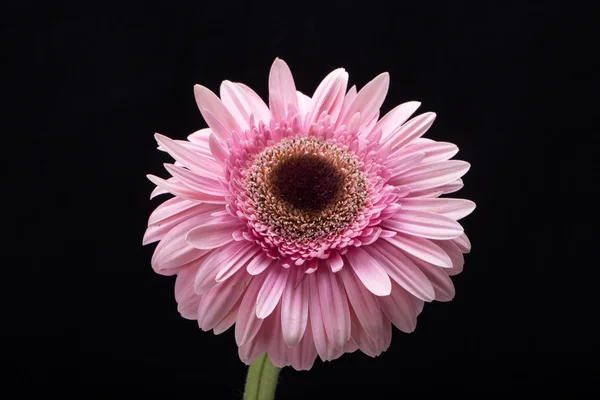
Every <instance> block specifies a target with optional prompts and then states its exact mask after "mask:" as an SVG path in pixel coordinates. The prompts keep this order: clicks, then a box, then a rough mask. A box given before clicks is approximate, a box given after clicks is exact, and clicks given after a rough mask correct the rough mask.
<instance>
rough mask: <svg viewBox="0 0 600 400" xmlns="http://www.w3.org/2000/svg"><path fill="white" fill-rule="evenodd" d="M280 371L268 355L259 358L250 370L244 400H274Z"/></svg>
mask: <svg viewBox="0 0 600 400" xmlns="http://www.w3.org/2000/svg"><path fill="white" fill-rule="evenodd" d="M279 371H281V369H279V368H277V367H276V366H274V365H273V364H272V363H271V360H269V357H268V356H267V353H264V354H263V355H261V356H260V357H258V358H257V359H256V360H255V361H254V362H253V363H252V365H250V368H249V369H248V377H247V378H246V390H245V392H244V400H273V399H274V398H275V387H276V386H277V377H278V376H279Z"/></svg>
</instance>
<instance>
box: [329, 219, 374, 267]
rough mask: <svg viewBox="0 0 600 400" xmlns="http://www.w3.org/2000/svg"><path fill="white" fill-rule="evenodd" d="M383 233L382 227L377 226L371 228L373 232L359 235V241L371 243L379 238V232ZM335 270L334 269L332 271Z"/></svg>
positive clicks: (364, 244)
mask: <svg viewBox="0 0 600 400" xmlns="http://www.w3.org/2000/svg"><path fill="white" fill-rule="evenodd" d="M382 233H383V229H381V228H379V227H377V228H374V229H373V232H372V233H371V234H369V235H365V236H361V237H360V242H361V243H362V245H363V246H368V245H370V244H373V243H375V242H376V241H377V239H379V236H381V234H382ZM333 272H336V271H333Z"/></svg>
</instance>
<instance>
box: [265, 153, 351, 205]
mask: <svg viewBox="0 0 600 400" xmlns="http://www.w3.org/2000/svg"><path fill="white" fill-rule="evenodd" d="M270 181H271V185H272V187H273V192H274V193H273V194H274V195H275V196H276V197H277V198H279V199H280V200H283V201H285V202H287V203H289V204H290V205H291V206H293V207H294V208H296V209H299V210H302V211H309V212H311V211H313V212H314V211H321V210H324V209H325V208H327V206H329V205H330V204H332V203H334V202H335V201H336V200H337V199H338V197H339V195H340V193H341V192H342V189H343V186H344V176H343V174H342V173H341V171H340V170H339V169H338V168H336V166H335V165H333V164H332V163H331V161H329V160H328V159H326V158H325V157H322V156H319V155H315V154H299V155H292V156H289V157H287V158H285V159H283V160H281V161H280V162H279V163H278V164H277V165H276V166H275V167H274V168H273V170H272V171H271V175H270Z"/></svg>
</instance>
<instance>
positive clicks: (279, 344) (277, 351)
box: [263, 305, 292, 368]
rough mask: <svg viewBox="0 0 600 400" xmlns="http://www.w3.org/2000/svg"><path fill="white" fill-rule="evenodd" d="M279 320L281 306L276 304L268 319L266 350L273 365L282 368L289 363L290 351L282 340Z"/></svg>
mask: <svg viewBox="0 0 600 400" xmlns="http://www.w3.org/2000/svg"><path fill="white" fill-rule="evenodd" d="M280 320H281V306H280V305H277V307H276V308H275V310H273V314H272V315H271V317H270V318H269V321H268V324H269V328H270V330H271V332H270V333H271V335H270V338H269V344H268V345H267V352H268V356H269V359H270V360H271V362H272V363H273V365H274V366H276V367H278V368H283V367H285V366H287V365H290V363H291V355H292V354H291V353H292V352H291V351H290V349H289V348H288V347H287V345H286V344H285V342H284V341H283V336H282V333H281V324H280V323H279V321H280ZM263 329H264V328H263Z"/></svg>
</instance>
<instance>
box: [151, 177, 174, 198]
mask: <svg viewBox="0 0 600 400" xmlns="http://www.w3.org/2000/svg"><path fill="white" fill-rule="evenodd" d="M169 180H172V181H174V180H175V178H169ZM167 193H170V192H169V191H168V190H166V189H164V188H161V187H160V186H157V187H155V188H154V189H153V190H152V193H150V200H152V199H153V198H155V197H156V196H160V195H161V194H167Z"/></svg>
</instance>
